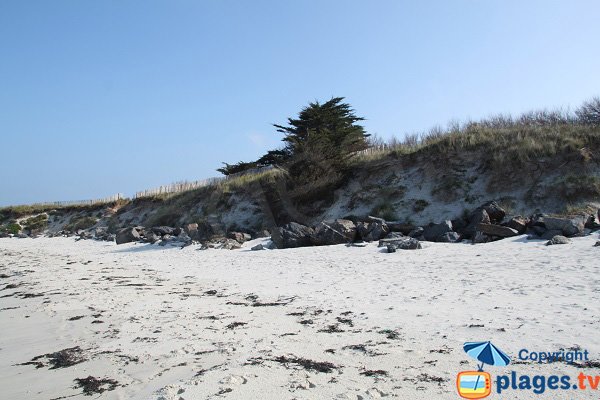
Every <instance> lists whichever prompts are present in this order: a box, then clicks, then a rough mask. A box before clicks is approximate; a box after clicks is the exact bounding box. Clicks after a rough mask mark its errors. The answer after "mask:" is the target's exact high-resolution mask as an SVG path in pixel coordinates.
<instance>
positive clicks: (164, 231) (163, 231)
mask: <svg viewBox="0 0 600 400" xmlns="http://www.w3.org/2000/svg"><path fill="white" fill-rule="evenodd" d="M151 229H152V232H154V233H155V234H157V235H159V236H164V235H173V234H174V233H173V232H174V231H175V228H171V227H170V226H153V227H152V228H151Z"/></svg>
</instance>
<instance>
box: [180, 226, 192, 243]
mask: <svg viewBox="0 0 600 400" xmlns="http://www.w3.org/2000/svg"><path fill="white" fill-rule="evenodd" d="M177 241H178V242H186V243H189V242H191V241H192V238H191V237H190V236H189V235H188V234H187V233H186V232H185V231H184V230H183V229H181V230H180V231H179V235H177Z"/></svg>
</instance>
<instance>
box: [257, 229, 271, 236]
mask: <svg viewBox="0 0 600 400" xmlns="http://www.w3.org/2000/svg"><path fill="white" fill-rule="evenodd" d="M269 236H271V232H269V231H268V230H266V229H263V230H261V231H258V232H257V233H256V237H257V238H266V237H269Z"/></svg>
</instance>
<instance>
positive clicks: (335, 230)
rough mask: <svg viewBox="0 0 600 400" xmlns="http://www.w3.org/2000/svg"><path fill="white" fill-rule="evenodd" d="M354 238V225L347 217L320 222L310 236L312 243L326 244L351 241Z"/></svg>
mask: <svg viewBox="0 0 600 400" xmlns="http://www.w3.org/2000/svg"><path fill="white" fill-rule="evenodd" d="M355 238H356V225H354V222H352V221H350V220H348V219H336V220H335V221H331V222H328V221H325V222H321V223H320V224H319V225H317V226H316V227H315V229H314V233H313V235H312V236H311V240H312V243H313V244H315V245H317V246H327V245H334V244H343V243H350V242H353V241H354V239H355Z"/></svg>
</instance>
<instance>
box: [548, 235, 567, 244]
mask: <svg viewBox="0 0 600 400" xmlns="http://www.w3.org/2000/svg"><path fill="white" fill-rule="evenodd" d="M569 242H570V240H569V239H568V238H566V237H564V236H561V235H556V236H554V237H553V238H552V239H550V240H549V241H548V242H547V243H546V246H551V245H553V244H568V243H569Z"/></svg>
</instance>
